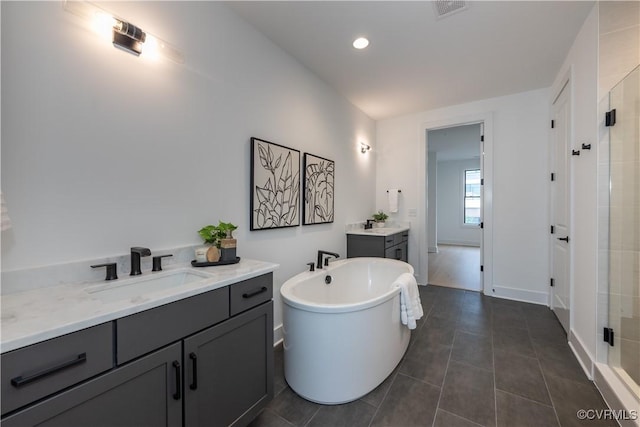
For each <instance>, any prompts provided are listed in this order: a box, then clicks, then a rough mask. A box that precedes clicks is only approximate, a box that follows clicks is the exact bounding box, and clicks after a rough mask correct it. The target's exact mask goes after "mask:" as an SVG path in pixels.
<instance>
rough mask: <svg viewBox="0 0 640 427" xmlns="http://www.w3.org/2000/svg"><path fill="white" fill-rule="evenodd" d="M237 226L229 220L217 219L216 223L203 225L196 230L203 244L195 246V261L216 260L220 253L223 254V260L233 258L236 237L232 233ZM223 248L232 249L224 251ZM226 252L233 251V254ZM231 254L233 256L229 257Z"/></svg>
mask: <svg viewBox="0 0 640 427" xmlns="http://www.w3.org/2000/svg"><path fill="white" fill-rule="evenodd" d="M237 228H238V226H237V225H235V224H232V223H230V222H222V221H219V222H218V225H205V226H204V227H202V228H201V229H200V230H198V234H199V235H200V237H201V238H202V240H203V241H204V243H205V246H203V247H200V248H196V261H198V262H218V261H219V260H220V257H221V255H223V256H222V258H223V261H231V260H233V259H235V248H236V246H235V242H236V239H234V238H233V235H232V233H233V231H234V230H236V229H237ZM229 241H232V242H229ZM221 249H222V251H221ZM225 249H233V251H226V250H225ZM221 252H222V253H221ZM227 252H233V254H231V253H227ZM224 255H227V256H224ZM231 255H233V256H232V257H231Z"/></svg>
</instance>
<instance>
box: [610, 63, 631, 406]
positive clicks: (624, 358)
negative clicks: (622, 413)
mask: <svg viewBox="0 0 640 427" xmlns="http://www.w3.org/2000/svg"><path fill="white" fill-rule="evenodd" d="M609 104H610V112H609V113H607V126H609V141H610V153H609V155H610V157H609V158H610V169H609V170H610V175H609V325H608V327H607V328H605V331H604V335H605V341H609V345H610V347H609V352H608V364H609V366H610V367H611V369H612V370H613V371H614V372H616V374H617V375H618V376H619V377H620V379H621V380H622V381H623V382H624V383H625V384H626V385H627V387H628V388H629V389H630V391H631V392H632V393H634V394H635V395H636V397H637V398H638V399H640V69H639V68H636V69H635V70H634V71H632V72H631V73H630V74H629V75H628V76H627V77H625V79H624V80H622V81H621V82H620V83H618V84H617V85H616V86H615V87H614V88H613V89H612V90H611V92H610V94H609Z"/></svg>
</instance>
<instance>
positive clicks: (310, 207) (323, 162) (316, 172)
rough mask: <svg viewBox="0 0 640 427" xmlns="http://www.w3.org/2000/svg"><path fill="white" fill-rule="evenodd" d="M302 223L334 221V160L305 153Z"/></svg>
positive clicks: (312, 223)
mask: <svg viewBox="0 0 640 427" xmlns="http://www.w3.org/2000/svg"><path fill="white" fill-rule="evenodd" d="M303 165H304V166H303V169H302V170H303V176H304V177H303V180H302V182H303V184H304V190H303V194H304V197H303V201H302V224H303V225H314V224H327V223H332V222H333V220H334V216H335V193H334V191H335V170H336V163H335V162H334V161H333V160H329V159H325V158H324V157H320V156H316V155H315V154H310V153H304V162H303Z"/></svg>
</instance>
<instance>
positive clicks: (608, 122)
mask: <svg viewBox="0 0 640 427" xmlns="http://www.w3.org/2000/svg"><path fill="white" fill-rule="evenodd" d="M615 124H616V109H615V108H614V109H613V110H611V111H607V112H606V113H605V115H604V125H605V126H613V125H615Z"/></svg>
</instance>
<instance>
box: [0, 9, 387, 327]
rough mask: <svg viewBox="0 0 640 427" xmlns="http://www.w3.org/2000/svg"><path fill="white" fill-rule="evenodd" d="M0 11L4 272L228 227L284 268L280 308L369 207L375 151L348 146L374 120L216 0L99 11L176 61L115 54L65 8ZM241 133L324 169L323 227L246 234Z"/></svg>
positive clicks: (371, 136) (368, 136)
mask: <svg viewBox="0 0 640 427" xmlns="http://www.w3.org/2000/svg"><path fill="white" fill-rule="evenodd" d="M1 7H2V192H3V194H4V196H5V200H6V202H7V204H8V209H9V215H10V217H11V221H12V224H13V228H12V229H10V230H9V231H6V232H3V234H2V269H3V271H8V270H19V269H27V268H31V267H36V266H42V265H49V264H58V263H65V262H71V261H76V260H84V259H92V258H100V257H107V256H114V255H124V254H126V253H127V252H128V250H129V247H130V246H134V245H141V246H146V247H149V248H151V250H152V251H154V250H159V249H162V248H172V247H177V246H182V245H188V244H196V243H198V242H199V237H198V235H197V233H196V231H197V230H198V229H199V228H200V227H202V226H203V225H206V224H210V223H217V221H218V220H224V221H231V222H234V223H236V224H238V225H239V227H240V228H239V230H238V231H237V232H236V233H234V235H235V236H237V238H238V255H239V256H241V257H247V258H255V259H261V260H265V261H271V262H276V263H279V264H280V265H281V267H280V269H279V270H278V271H277V272H276V274H275V288H274V295H275V297H276V300H278V301H279V293H278V290H279V286H280V285H281V284H282V282H283V281H284V280H286V279H287V278H288V277H290V276H292V275H294V274H296V273H298V272H301V271H303V270H304V269H305V263H306V262H309V261H312V260H314V259H315V253H316V251H317V250H318V249H327V250H331V251H336V252H339V253H340V254H342V255H346V239H345V234H344V225H345V223H347V222H353V221H358V220H363V219H364V218H366V217H368V216H369V214H370V213H371V212H373V211H374V207H375V204H374V196H373V187H374V183H375V173H374V170H375V169H374V168H375V150H372V151H371V152H369V153H368V154H366V155H362V154H361V153H360V152H359V141H364V142H366V143H368V144H370V145H372V146H374V147H375V124H374V122H373V121H372V120H371V119H370V118H369V117H367V116H366V115H365V114H363V113H362V112H361V111H359V110H357V109H356V108H355V107H353V106H352V105H351V104H350V103H348V102H347V101H346V100H345V99H343V98H341V97H340V96H338V95H337V94H336V93H335V91H333V90H332V89H331V88H330V87H328V86H327V85H326V84H324V83H323V82H321V81H320V80H319V79H318V78H317V77H315V75H313V74H312V73H310V72H309V71H308V70H307V69H306V68H304V67H303V66H301V65H300V64H299V63H298V62H296V61H295V60H293V59H292V58H291V57H290V56H288V55H287V54H285V53H284V52H283V51H282V50H281V49H279V48H277V47H276V46H275V45H273V43H271V42H270V41H269V40H267V39H266V38H265V37H264V36H262V35H260V34H259V33H258V32H257V31H255V30H254V29H253V28H252V27H250V26H249V25H248V24H246V23H245V22H244V21H242V20H241V19H239V18H238V17H237V16H236V15H235V14H234V13H233V12H231V11H230V10H229V9H227V8H226V7H225V6H224V5H223V4H221V3H217V2H184V3H183V2H153V3H150V2H134V3H121V2H108V3H104V7H105V8H106V9H108V10H109V11H110V12H112V13H114V14H116V15H119V16H122V17H124V18H126V19H129V20H130V21H131V22H133V23H135V24H136V25H139V26H140V27H142V28H144V29H146V30H147V31H149V32H151V33H154V34H157V35H158V36H160V37H162V38H164V39H166V40H167V41H170V42H172V43H174V44H175V45H177V46H178V47H180V48H182V50H183V52H184V54H185V58H186V60H185V63H184V64H182V65H178V64H174V63H169V62H157V63H154V62H153V61H149V60H145V59H144V55H143V56H141V57H140V58H136V57H134V56H133V55H129V54H126V53H124V52H122V51H120V50H117V49H115V48H113V46H111V43H110V42H108V41H103V40H101V39H99V37H98V36H96V35H95V34H93V33H91V32H89V31H88V30H87V29H86V28H85V27H84V24H83V23H82V21H80V20H79V18H78V17H76V16H75V15H72V14H70V13H67V12H65V11H63V9H62V2H2V5H1ZM252 136H256V137H259V138H264V139H267V140H270V141H273V142H276V143H279V144H283V145H286V146H289V147H292V148H296V149H298V150H300V151H301V152H311V153H314V154H317V155H319V156H322V157H326V158H330V159H333V160H335V162H336V194H335V209H336V213H335V222H334V223H333V224H325V225H316V226H305V227H297V228H290V229H281V230H268V231H257V232H249V159H250V150H249V148H250V142H249V140H250V137H252ZM278 301H277V302H276V312H275V323H276V325H277V324H279V323H280V322H281V314H280V308H279V304H278Z"/></svg>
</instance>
